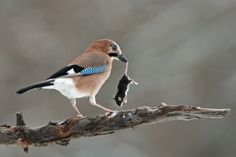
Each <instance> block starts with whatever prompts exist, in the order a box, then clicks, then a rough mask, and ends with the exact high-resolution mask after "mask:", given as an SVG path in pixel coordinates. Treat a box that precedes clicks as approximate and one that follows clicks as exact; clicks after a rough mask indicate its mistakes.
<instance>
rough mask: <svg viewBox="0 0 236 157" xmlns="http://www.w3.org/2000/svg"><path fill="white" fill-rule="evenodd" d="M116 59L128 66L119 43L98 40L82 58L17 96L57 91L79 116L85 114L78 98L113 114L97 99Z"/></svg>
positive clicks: (19, 91) (24, 89) (21, 91)
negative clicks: (44, 90) (77, 101)
mask: <svg viewBox="0 0 236 157" xmlns="http://www.w3.org/2000/svg"><path fill="white" fill-rule="evenodd" d="M114 59H116V60H120V61H122V62H125V63H127V59H126V58H125V56H124V55H123V54H122V51H121V49H120V47H119V45H118V44H117V43H116V42H114V41H112V40H109V39H100V40H97V41H95V42H94V43H92V44H91V45H90V46H89V47H88V48H87V49H86V50H85V51H84V52H83V53H82V54H81V55H80V56H79V57H77V58H75V59H74V60H73V61H72V62H71V63H70V64H68V65H67V66H65V67H64V68H62V69H61V70H59V71H58V72H56V73H54V74H53V75H51V76H50V77H49V78H48V79H47V80H46V81H42V82H38V83H35V84H32V85H29V86H27V87H25V88H22V89H20V90H18V91H17V93H18V94H22V93H24V92H26V91H28V90H31V89H35V88H39V89H55V90H57V91H59V92H60V93H61V94H62V95H64V96H66V97H67V98H68V99H70V101H71V103H72V106H73V108H74V109H75V110H76V112H77V113H78V116H80V117H83V115H82V114H81V113H80V111H79V109H78V108H77V106H76V99H77V98H82V97H89V102H90V104H92V105H94V106H97V107H99V108H101V109H103V110H105V111H106V112H112V110H111V109H108V108H106V107H103V106H101V105H99V104H98V103H97V102H96V99H95V97H96V94H97V93H98V91H99V89H100V88H101V87H102V85H103V84H104V82H105V81H106V80H107V79H108V78H109V76H110V73H111V69H112V61H113V60H114Z"/></svg>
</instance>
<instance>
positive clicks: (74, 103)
mask: <svg viewBox="0 0 236 157" xmlns="http://www.w3.org/2000/svg"><path fill="white" fill-rule="evenodd" d="M70 102H71V104H72V107H73V108H74V109H75V111H76V112H77V116H78V117H81V118H82V117H84V116H83V115H82V114H81V113H80V111H79V109H78V108H77V106H76V99H70Z"/></svg>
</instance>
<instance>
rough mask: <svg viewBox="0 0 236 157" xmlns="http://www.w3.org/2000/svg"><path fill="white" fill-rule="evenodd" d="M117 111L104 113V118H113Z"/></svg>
mask: <svg viewBox="0 0 236 157" xmlns="http://www.w3.org/2000/svg"><path fill="white" fill-rule="evenodd" d="M118 112H119V111H116V110H111V111H108V112H106V113H105V115H106V117H107V118H112V117H114V116H115V115H116V114H117V113H118Z"/></svg>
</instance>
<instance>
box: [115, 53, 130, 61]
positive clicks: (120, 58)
mask: <svg viewBox="0 0 236 157" xmlns="http://www.w3.org/2000/svg"><path fill="white" fill-rule="evenodd" d="M117 58H118V59H119V60H120V61H122V62H124V63H127V62H128V59H127V58H126V57H125V56H124V55H123V54H121V55H119V56H118V57H117Z"/></svg>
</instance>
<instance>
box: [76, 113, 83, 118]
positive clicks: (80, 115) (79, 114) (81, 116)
mask: <svg viewBox="0 0 236 157" xmlns="http://www.w3.org/2000/svg"><path fill="white" fill-rule="evenodd" d="M76 116H77V117H79V118H85V116H83V115H82V114H81V113H77V115H76Z"/></svg>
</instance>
